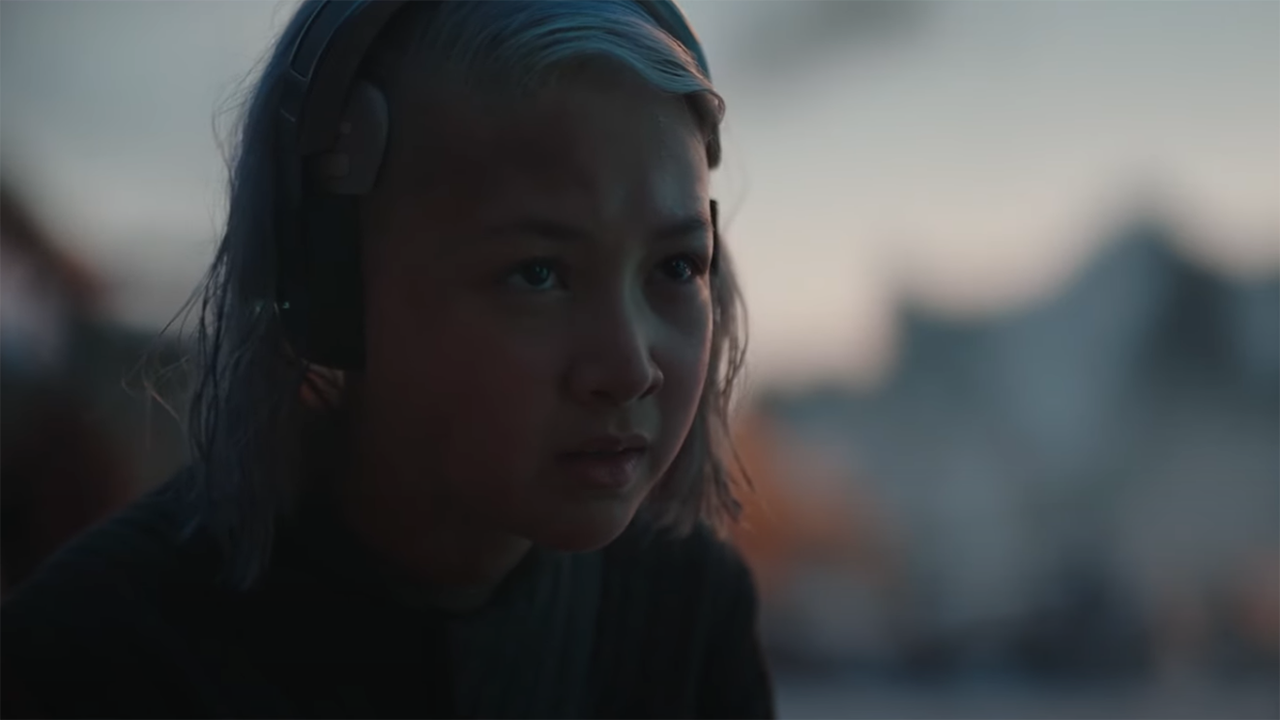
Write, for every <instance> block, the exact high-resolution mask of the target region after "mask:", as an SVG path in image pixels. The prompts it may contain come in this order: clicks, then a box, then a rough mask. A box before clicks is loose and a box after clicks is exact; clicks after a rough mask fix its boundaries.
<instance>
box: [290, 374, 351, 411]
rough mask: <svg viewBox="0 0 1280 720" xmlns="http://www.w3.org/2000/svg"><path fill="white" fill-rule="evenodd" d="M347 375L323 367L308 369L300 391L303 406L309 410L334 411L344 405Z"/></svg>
mask: <svg viewBox="0 0 1280 720" xmlns="http://www.w3.org/2000/svg"><path fill="white" fill-rule="evenodd" d="M346 388H347V374H346V373H345V372H343V371H342V370H336V369H334V368H330V367H324V366H321V365H312V366H310V367H309V368H307V373H306V375H304V376H303V378H302V387H301V389H300V390H299V392H300V394H301V398H302V404H303V406H304V407H306V408H307V409H309V410H332V409H333V408H335V407H338V406H339V405H341V404H342V399H343V396H344V395H345V394H346Z"/></svg>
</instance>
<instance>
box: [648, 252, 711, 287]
mask: <svg viewBox="0 0 1280 720" xmlns="http://www.w3.org/2000/svg"><path fill="white" fill-rule="evenodd" d="M658 268H659V270H660V271H661V272H662V274H663V275H664V276H665V277H666V279H668V280H671V281H673V282H677V283H690V282H693V281H694V280H697V279H698V278H700V277H702V276H703V275H705V274H706V272H707V267H706V264H705V263H703V262H702V260H700V259H699V258H698V257H696V256H694V255H690V254H687V253H686V254H683V255H675V256H673V257H669V258H667V259H665V260H663V261H662V263H661V264H660V265H659V266H658Z"/></svg>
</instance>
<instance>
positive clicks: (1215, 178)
mask: <svg viewBox="0 0 1280 720" xmlns="http://www.w3.org/2000/svg"><path fill="white" fill-rule="evenodd" d="M683 6H684V8H685V10H686V13H687V14H688V15H689V17H690V19H691V21H692V22H693V24H694V26H695V28H697V30H698V31H699V33H700V35H701V37H702V39H703V41H704V43H705V45H706V50H707V52H708V55H709V58H710V62H711V65H712V69H713V71H714V73H715V78H716V81H717V85H718V87H719V88H720V90H721V91H722V93H723V94H724V96H725V98H726V101H727V103H728V109H729V112H728V119H727V123H726V127H725V149H726V164H725V166H724V169H723V170H721V171H720V172H719V173H718V175H717V177H716V183H717V194H718V196H719V197H720V199H721V202H722V207H723V208H724V210H723V212H722V216H723V217H724V218H725V219H726V222H725V225H726V228H727V231H728V235H729V239H730V242H731V244H732V245H731V247H732V249H733V252H734V253H735V255H736V261H737V264H738V266H739V268H740V272H741V275H742V279H743V285H744V288H745V293H746V297H747V302H748V306H749V310H750V330H751V351H750V358H749V361H750V362H749V367H748V378H747V388H746V392H745V393H744V395H743V397H742V399H741V401H740V403H739V415H738V420H737V432H738V434H739V440H740V443H741V449H742V450H743V452H744V456H745V460H746V464H747V466H748V468H749V470H750V472H751V474H752V476H753V478H754V481H755V483H756V485H757V494H756V496H755V497H754V498H753V499H752V500H751V501H750V502H749V503H748V511H747V516H746V522H745V524H744V525H743V526H742V527H741V528H740V529H739V530H738V531H737V533H736V536H735V540H736V541H737V542H738V543H739V544H740V545H741V547H742V548H743V551H744V553H745V554H746V556H747V557H748V559H749V561H750V562H751V564H752V566H753V568H754V570H755V573H756V576H757V579H758V581H759V583H760V588H761V593H762V600H763V617H762V623H763V632H764V636H765V640H766V643H767V646H768V651H769V653H770V656H771V659H772V662H773V665H774V668H775V673H776V675H777V681H778V691H779V704H780V712H781V714H782V715H783V716H784V717H791V718H800V717H824V718H831V717H880V718H890V717H902V718H906V717H933V718H960V717H988V718H991V717H1010V718H1012V717H1022V718H1031V717H1073V718H1082V717H1109V718H1122V717H1123V718H1129V717H1135V718H1136V717H1152V718H1155V717H1160V718H1173V717H1203V718H1227V717H1231V718H1243V717H1277V716H1280V697H1278V696H1280V686H1278V684H1277V674H1278V673H1280V3H1275V2H1233V1H1230V0H1224V1H1219V2H1125V1H1116V2H1051V1H1047V0H1045V1H1037V2H966V1H963V0H957V1H953V2H905V1H890V2H839V1H830V2H804V1H800V0H794V1H787V2H782V1H774V2H749V3H748V2H697V1H687V2H685V3H684V4H683ZM291 8H292V3H291V2H280V3H277V2H267V1H265V0H263V1H258V2H213V1H209V0H199V1H190V2H183V3H153V2H132V1H130V2H126V1H112V2H57V3H50V2H33V1H21V0H6V1H5V2H3V3H0V172H2V173H3V186H4V187H3V208H0V230H2V232H0V240H2V241H3V242H0V252H2V257H0V270H2V271H3V277H2V278H0V290H2V291H3V297H2V299H0V311H2V318H0V330H2V331H3V332H2V335H0V349H2V351H3V353H2V358H3V368H2V371H0V372H2V374H0V380H2V382H3V390H2V391H0V393H2V394H0V409H2V410H3V428H2V430H0V439H2V445H0V478H2V480H3V481H2V482H0V489H2V490H3V499H2V501H0V510H2V511H3V522H2V523H0V530H2V532H3V538H2V542H0V548H2V549H3V559H2V562H0V569H2V571H3V580H4V587H5V589H6V590H8V589H9V588H11V587H12V586H13V585H14V584H16V583H18V582H20V581H21V580H22V578H24V577H25V576H26V575H27V574H28V573H29V572H30V569H31V567H33V566H34V565H35V564H36V563H38V562H39V561H40V560H41V559H42V558H44V557H46V556H47V554H48V553H49V552H51V551H52V550H53V549H55V548H56V547H57V546H58V545H59V544H61V543H62V542H64V541H65V540H66V539H67V538H68V537H70V536H71V535H73V534H75V533H76V532H78V531H79V530H81V529H83V528H84V527H85V526H86V525H87V524H90V523H92V522H94V521H95V520H97V519H98V518H100V517H102V515H103V514H105V513H109V512H111V511H112V510H113V509H114V508H116V507H119V505H120V504H121V503H124V502H127V501H128V500H129V498H131V497H133V496H134V495H136V494H137V493H138V492H140V491H142V490H144V489H145V488H147V487H150V486H152V485H154V484H155V483H157V482H160V481H162V480H163V479H164V478H165V477H166V476H167V475H168V474H169V473H171V472H172V471H173V470H174V469H175V468H176V467H178V466H179V465H180V463H181V462H182V461H183V456H184V454H185V448H184V446H183V441H182V435H181V428H180V426H179V424H178V422H177V421H176V420H174V419H173V417H172V416H171V415H170V413H169V410H168V408H166V407H165V406H164V403H163V402H162V401H161V399H160V398H166V397H168V396H169V395H168V394H167V393H166V392H164V390H165V389H164V388H158V389H157V388H153V389H148V388H146V387H144V386H142V384H141V382H140V380H138V375H137V373H136V371H137V370H138V363H139V360H140V359H141V355H142V353H143V352H144V351H145V350H146V349H148V348H151V347H158V349H159V353H158V355H157V356H156V359H155V360H154V362H155V363H157V365H156V367H159V368H173V369H177V370H180V369H181V367H182V366H181V359H182V357H183V356H184V347H183V346H182V340H181V339H180V338H179V337H178V336H176V335H175V334H172V333H171V334H169V335H166V336H165V337H163V338H160V339H158V340H157V333H158V332H159V330H160V329H161V328H162V327H163V326H164V324H165V323H166V322H168V321H169V320H170V319H171V318H172V317H173V316H174V315H175V313H176V312H177V311H178V310H179V308H180V306H181V305H182V303H183V302H184V301H185V300H186V299H187V297H188V296H189V295H190V293H191V292H192V290H193V289H194V288H195V287H196V285H197V283H198V281H199V279H200V276H201V273H202V271H203V270H204V268H205V266H206V265H207V263H208V262H209V261H210V259H211V257H212V252H213V248H214V245H215V242H216V238H217V232H218V229H219V226H220V223H221V214H222V210H223V202H224V194H223V187H222V184H223V182H224V176H225V168H224V166H223V163H222V158H221V154H220V150H219V146H218V143H217V140H216V138H217V137H218V134H217V133H216V132H215V130H217V129H219V128H216V127H215V125H218V124H219V123H217V122H215V121H216V120H218V119H219V118H222V119H223V120H228V119H230V118H231V117H232V116H231V115H228V114H227V113H225V112H223V110H225V109H226V108H228V107H233V105H231V102H232V101H233V100H234V98H235V91H236V90H237V89H238V88H239V87H240V83H241V81H242V80H243V79H244V77H245V75H246V74H247V73H249V72H250V71H251V70H252V69H253V67H254V65H255V63H256V62H257V61H258V59H259V58H260V57H261V56H262V54H263V53H264V51H265V48H266V46H267V44H268V43H269V42H270V40H271V38H272V37H273V34H274V33H275V32H276V31H277V30H278V29H279V28H280V27H281V26H282V23H283V22H284V20H285V19H286V18H287V16H288V13H289V11H290V9H291ZM224 125H225V123H224ZM227 129H229V128H227V127H221V130H222V131H225V130H227ZM154 343H159V345H158V346H156V345H154ZM177 375H180V373H177ZM175 376H176V375H175ZM126 380H128V381H127V382H126ZM153 390H158V391H159V392H153Z"/></svg>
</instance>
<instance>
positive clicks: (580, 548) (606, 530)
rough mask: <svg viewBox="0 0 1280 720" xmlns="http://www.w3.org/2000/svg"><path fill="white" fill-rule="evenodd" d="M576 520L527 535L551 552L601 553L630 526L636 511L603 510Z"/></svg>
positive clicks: (563, 521) (573, 518)
mask: <svg viewBox="0 0 1280 720" xmlns="http://www.w3.org/2000/svg"><path fill="white" fill-rule="evenodd" d="M575 515H576V517H572V518H563V519H562V520H561V521H560V522H555V523H551V524H550V525H551V526H550V527H548V526H543V527H539V528H536V529H534V530H533V531H531V532H529V533H528V534H526V537H528V538H529V539H530V540H531V541H533V542H534V543H535V544H537V545H540V546H542V547H545V548H548V549H550V550H556V551H559V552H567V553H582V552H592V551H594V550H599V549H601V548H603V547H605V546H606V545H608V544H609V543H611V542H613V541H614V540H616V539H618V536H619V535H621V534H622V533H623V531H625V530H626V529H627V526H628V525H630V524H631V518H632V517H634V516H635V510H634V509H630V510H629V511H623V510H621V509H614V510H612V511H606V510H603V509H601V510H600V511H598V512H595V513H591V514H590V515H588V516H585V517H584V516H582V515H581V514H578V513H575Z"/></svg>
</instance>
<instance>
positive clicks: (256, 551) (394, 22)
mask: <svg viewBox="0 0 1280 720" xmlns="http://www.w3.org/2000/svg"><path fill="white" fill-rule="evenodd" d="M722 110H723V108H722V103H721V100H720V98H719V97H718V96H717V95H716V94H715V92H714V90H713V89H712V86H711V84H710V79H709V75H708V72H707V69H706V63H705V59H704V58H703V57H702V52H701V50H700V48H699V47H698V44H697V41H696V39H695V38H694V35H693V33H692V32H691V31H690V30H689V28H688V27H687V25H686V24H685V20H684V18H683V16H682V15H681V14H680V13H679V11H678V10H677V9H676V8H675V6H674V5H672V4H670V3H668V2H640V1H638V0H611V1H608V2H605V1H598V0H593V1H591V2H554V3H553V2H539V1H533V2H515V1H512V2H500V3H469V2H442V3H391V2H371V3H335V2H307V3H304V4H303V5H302V7H301V8H300V9H299V11H298V13H297V15H296V17H294V18H293V20H292V21H291V22H290V24H289V26H288V27H287V28H286V29H285V31H284V33H283V36H282V37H281V39H280V42H279V43H278V45H277V46H276V48H275V50H274V52H273V53H272V55H271V57H270V60H269V62H268V63H267V64H266V66H265V68H264V71H263V73H262V76H261V79H260V80H259V81H258V83H257V85H256V87H255V89H254V90H253V92H252V95H251V96H250V97H249V99H248V103H247V111H246V115H245V118H244V124H243V129H242V135H241V138H240V145H239V148H238V156H237V158H236V160H235V164H234V168H233V172H232V180H231V196H230V213H229V218H228V222H227V230H226V234H225V235H224V237H223V239H222V243H221V245H220V247H219V249H218V253H217V257H216V259H215V261H214V265H213V268H212V270H211V272H210V274H209V276H208V280H207V283H206V288H205V291H204V296H203V302H202V306H201V307H202V317H201V320H202V322H201V325H200V332H199V336H198V340H199V343H198V345H199V354H200V358H199V359H200V361H201V368H202V375H201V378H200V382H199V385H198V388H197V389H196V392H195V397H194V401H193V405H192V411H191V412H192V414H191V432H192V438H193V443H192V447H193V449H194V463H193V465H192V467H191V468H190V469H189V470H188V471H186V472H184V473H182V474H180V475H179V476H178V477H176V478H175V479H173V480H172V481H171V482H169V483H168V484H166V485H165V486H164V487H162V488H161V489H160V490H158V491H157V492H155V493H153V494H152V495H150V496H148V497H146V498H144V499H143V500H141V501H140V502H139V503H137V504H136V505H135V506H134V507H132V508H131V509H130V510H128V511H126V512H125V513H124V514H122V515H121V516H118V517H117V518H115V519H113V520H111V521H109V522H108V523H106V524H105V525H103V526H101V527H99V528H98V529H96V530H94V531H92V532H90V533H89V534H88V535H87V536H84V537H83V538H81V539H80V540H79V541H77V542H76V543H75V544H74V545H73V546H72V547H70V548H69V549H67V550H66V551H65V552H63V553H62V554H61V555H60V556H59V557H58V558H57V559H56V560H54V561H53V562H52V563H50V564H49V565H48V566H47V567H46V568H45V569H44V571H43V573H42V574H41V575H39V576H38V577H37V578H36V579H35V580H33V581H32V582H30V583H28V584H27V585H26V587H25V589H24V590H23V591H22V592H20V593H19V594H18V595H17V597H15V598H14V599H13V600H12V601H11V602H10V603H8V604H7V606H6V607H5V608H4V611H3V643H2V645H0V647H2V649H3V673H4V695H5V703H6V706H7V707H6V714H7V715H8V714H14V713H20V712H21V713H39V714H45V715H49V716H92V717H123V716H129V717H143V716H166V717H190V716H237V717H249V716H252V717H286V716H288V717H335V716H360V717H559V716H564V717H569V716H585V717H612V716H628V717H630V716H637V717H641V716H643V717H677V716H678V717H695V716H702V717H764V716H770V715H772V713H773V707H772V697H771V690H770V682H769V678H768V673H767V671H766V668H765V665H764V662H763V659H762V657H761V653H760V649H759V647H758V643H757V639H756V631H755V622H756V606H755V595H754V590H753V586H752V581H751V578H750V575H749V573H748V571H747V570H746V568H745V567H744V565H743V564H742V562H741V561H740V560H739V558H738V556H737V555H736V554H735V553H734V552H733V551H731V550H730V549H729V548H728V547H727V546H726V545H724V544H723V543H721V542H720V541H719V540H718V539H716V535H715V534H714V533H713V532H712V530H711V529H710V528H713V527H715V526H717V525H720V524H722V522H723V521H725V520H726V519H728V518H731V517H732V516H733V515H734V514H735V512H736V507H737V503H736V501H735V499H734V492H733V491H734V487H733V485H734V481H733V480H732V477H733V476H731V475H730V473H729V468H728V467H727V458H730V457H732V451H731V449H730V448H729V447H728V445H727V440H728V438H727V428H726V413H727V409H728V403H729V395H730V389H731V386H732V383H733V380H734V376H735V374H736V370H737V369H738V367H739V366H740V362H741V354H742V344H741V342H740V340H739V338H738V335H737V332H738V327H737V324H736V317H737V309H738V308H737V306H738V303H739V297H738V294H737V290H736V288H735V284H734V279H733V275H732V272H731V270H730V266H729V262H728V258H727V256H726V251H725V248H724V245H723V243H722V242H721V239H720V237H719V236H718V234H717V232H716V213H715V205H714V203H713V201H712V199H711V197H710V195H709V187H708V175H709V172H710V170H711V169H713V168H715V167H716V165H717V164H718V162H719V160H720V146H719V141H718V131H717V127H718V124H719V122H720V120H721V116H722Z"/></svg>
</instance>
